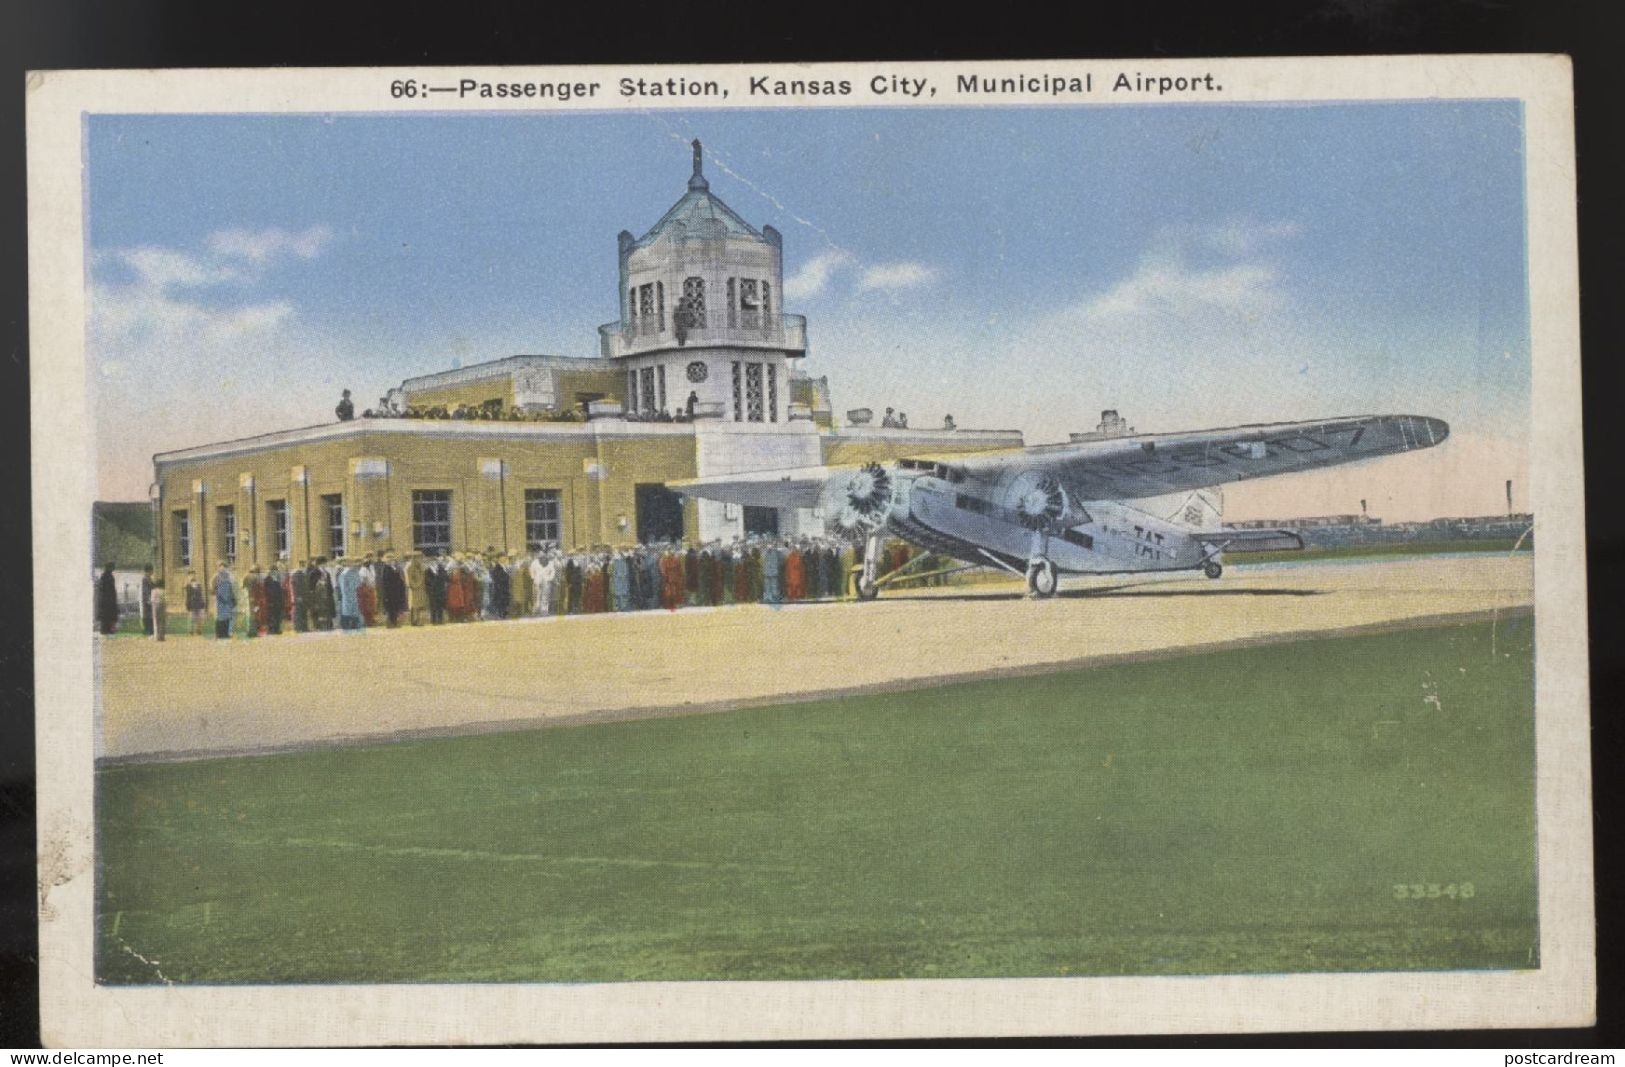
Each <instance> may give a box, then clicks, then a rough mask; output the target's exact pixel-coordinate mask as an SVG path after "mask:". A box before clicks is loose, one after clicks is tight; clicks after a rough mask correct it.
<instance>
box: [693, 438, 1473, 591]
mask: <svg viewBox="0 0 1625 1067" xmlns="http://www.w3.org/2000/svg"><path fill="white" fill-rule="evenodd" d="M1449 434H1450V427H1449V426H1448V425H1446V424H1445V422H1444V421H1443V420H1441V419H1435V418H1429V417H1427V416H1423V415H1362V416H1355V417H1350V418H1338V419H1328V420H1324V421H1314V422H1283V423H1274V424H1269V425H1254V426H1234V427H1229V428H1227V429H1219V430H1199V431H1196V432H1192V433H1172V434H1130V435H1127V436H1123V437H1113V438H1107V439H1102V440H1092V441H1076V442H1072V443H1070V444H1060V445H1037V446H1033V447H1030V448H1020V449H1005V450H999V451H991V452H971V453H962V454H956V455H947V456H929V455H926V456H920V457H916V458H908V459H901V460H898V461H896V462H895V463H892V464H889V465H882V464H879V463H868V464H865V465H863V466H861V467H828V466H825V467H804V468H798V469H794V470H773V471H756V472H750V473H744V474H730V475H721V476H714V477H706V478H691V479H688V480H686V481H681V482H674V483H671V486H670V487H671V488H672V489H674V490H676V491H678V492H680V493H683V494H684V495H687V496H693V497H702V498H705V499H708V500H720V501H724V502H726V503H735V504H754V505H759V506H767V507H801V508H815V509H821V510H822V513H823V515H824V517H825V525H826V527H827V528H830V529H832V530H833V531H834V532H837V533H840V534H842V535H844V536H847V537H850V538H852V539H853V540H860V539H861V540H862V541H864V543H865V550H864V553H863V566H862V569H861V571H859V572H858V573H857V575H856V593H857V595H858V597H859V598H861V599H863V600H872V599H874V597H875V596H876V595H878V594H879V592H880V589H881V588H882V587H883V586H885V585H887V584H889V583H891V582H894V581H899V580H905V579H913V578H920V577H925V576H926V574H927V573H930V574H947V573H954V572H957V571H960V570H968V569H970V568H971V567H980V566H987V565H993V566H997V567H1001V568H1003V569H1004V570H1007V571H1010V572H1011V573H1012V574H1015V575H1016V576H1018V577H1022V576H1024V577H1025V578H1026V580H1027V588H1028V591H1029V592H1030V593H1031V594H1032V595H1034V596H1040V597H1045V596H1053V595H1054V594H1055V592H1056V590H1057V589H1058V587H1059V584H1060V575H1061V574H1063V573H1065V574H1124V573H1131V572H1140V571H1179V570H1201V571H1203V572H1204V573H1206V574H1207V576H1208V577H1209V578H1217V577H1219V575H1220V574H1221V573H1222V572H1223V560H1224V557H1225V555H1226V554H1227V553H1231V554H1236V553H1244V552H1275V551H1282V550H1289V551H1290V550H1297V549H1301V548H1303V539H1302V538H1301V537H1300V536H1299V535H1298V534H1296V533H1293V532H1292V531H1290V530H1269V529H1264V530H1256V529H1247V530H1237V529H1226V528H1225V527H1224V525H1223V524H1222V522H1221V521H1220V520H1221V515H1222V513H1223V497H1222V495H1221V494H1220V492H1219V491H1218V490H1217V488H1216V487H1217V486H1220V485H1223V484H1224V483H1226V482H1237V481H1243V480H1246V479H1252V478H1266V477H1271V476H1274V475H1280V474H1293V473H1297V472H1301V471H1309V470H1317V469H1320V468H1323V467H1332V466H1336V465H1338V464H1342V463H1353V462H1356V461H1360V460H1368V459H1374V458H1377V457H1379V456H1390V455H1395V454H1397V453H1400V452H1409V451H1413V450H1415V449H1421V448H1432V447H1433V446H1434V445H1437V444H1439V443H1440V442H1441V441H1443V440H1444V439H1445V438H1446V437H1448V436H1449ZM888 536H892V537H899V538H902V539H903V540H905V541H908V542H910V543H912V544H915V545H918V546H920V547H921V548H923V549H925V550H926V551H927V552H928V553H930V554H933V555H937V556H946V557H950V558H952V559H955V560H959V561H961V562H962V564H963V565H960V566H953V567H951V568H948V569H946V570H937V571H930V572H922V571H920V570H918V569H917V565H918V564H920V563H921V561H923V560H925V559H927V558H930V557H929V556H927V555H921V556H916V557H915V558H914V559H913V560H911V561H910V562H909V563H908V564H907V565H905V566H903V567H900V568H898V569H897V570H894V571H892V572H890V573H887V574H882V573H880V572H879V566H880V564H879V561H880V559H881V558H882V553H881V551H880V549H881V547H882V545H883V543H884V540H885V538H886V537H888Z"/></svg>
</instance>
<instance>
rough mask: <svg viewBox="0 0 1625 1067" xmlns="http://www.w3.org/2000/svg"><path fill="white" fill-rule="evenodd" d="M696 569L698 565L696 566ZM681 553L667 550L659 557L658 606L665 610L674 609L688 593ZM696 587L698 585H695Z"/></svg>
mask: <svg viewBox="0 0 1625 1067" xmlns="http://www.w3.org/2000/svg"><path fill="white" fill-rule="evenodd" d="M696 569H698V567H697V566H696ZM683 571H684V568H683V555H682V553H680V552H668V553H666V554H665V555H664V556H661V557H660V577H661V579H662V581H661V590H660V594H661V595H660V606H661V607H663V608H665V609H666V610H667V611H676V610H677V609H678V607H680V606H681V605H682V603H683V600H684V599H685V598H686V597H687V595H688V585H687V582H686V581H685V578H686V575H685V574H684V573H683ZM696 588H698V586H696Z"/></svg>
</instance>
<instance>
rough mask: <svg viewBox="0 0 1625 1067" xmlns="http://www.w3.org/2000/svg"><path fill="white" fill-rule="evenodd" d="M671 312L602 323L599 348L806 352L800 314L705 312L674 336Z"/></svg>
mask: <svg viewBox="0 0 1625 1067" xmlns="http://www.w3.org/2000/svg"><path fill="white" fill-rule="evenodd" d="M672 320H673V316H672V315H671V314H662V315H654V316H650V317H647V318H640V319H635V320H633V321H632V322H630V323H623V322H618V321H617V322H606V323H604V325H602V326H600V327H598V345H599V350H600V352H601V353H602V354H603V356H604V358H605V359H621V358H624V357H626V356H641V355H643V354H644V353H647V352H658V351H662V350H664V349H668V348H680V347H701V346H705V345H725V346H727V347H729V348H759V349H764V350H766V351H770V352H783V353H785V354H787V355H789V356H790V357H791V358H792V359H794V358H799V357H801V356H805V355H806V354H807V318H806V316H805V315H778V314H764V313H762V312H760V311H750V310H740V311H736V312H735V313H734V314H733V315H731V316H730V315H728V314H727V313H726V312H724V311H714V312H710V313H708V314H707V316H706V319H705V320H704V322H703V323H702V324H699V325H694V326H690V327H688V328H687V329H686V330H685V331H683V340H682V342H681V344H679V342H678V340H677V327H676V325H675V323H674V322H673V321H672Z"/></svg>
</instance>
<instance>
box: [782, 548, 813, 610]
mask: <svg viewBox="0 0 1625 1067" xmlns="http://www.w3.org/2000/svg"><path fill="white" fill-rule="evenodd" d="M806 597H807V562H806V560H805V559H803V558H802V555H801V549H799V548H792V549H791V550H790V554H789V555H788V556H787V557H785V560H784V599H786V600H805V599H806Z"/></svg>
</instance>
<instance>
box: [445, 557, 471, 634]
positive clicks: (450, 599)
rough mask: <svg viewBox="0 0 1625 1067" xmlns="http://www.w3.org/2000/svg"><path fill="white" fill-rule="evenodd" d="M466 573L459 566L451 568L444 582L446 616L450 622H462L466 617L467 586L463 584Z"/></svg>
mask: <svg viewBox="0 0 1625 1067" xmlns="http://www.w3.org/2000/svg"><path fill="white" fill-rule="evenodd" d="M465 577H467V572H466V571H464V570H463V568H462V566H461V565H458V566H457V567H455V568H453V570H452V572H451V574H450V575H449V576H448V579H449V580H448V581H447V582H446V614H447V615H450V616H451V621H452V622H462V621H463V619H464V618H465V617H466V616H467V615H468V586H467V585H465V584H464V583H463V579H464V578H465Z"/></svg>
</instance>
